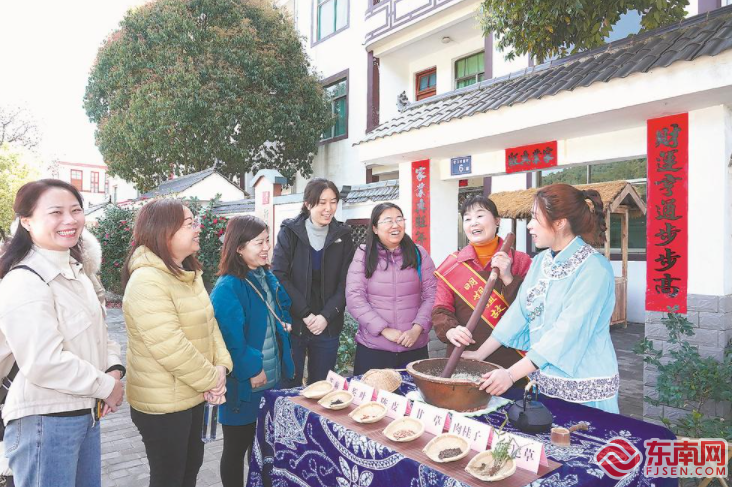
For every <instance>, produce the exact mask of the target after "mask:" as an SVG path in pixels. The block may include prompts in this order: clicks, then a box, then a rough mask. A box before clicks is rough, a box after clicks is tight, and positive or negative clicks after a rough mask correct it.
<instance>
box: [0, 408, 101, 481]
mask: <svg viewBox="0 0 732 487" xmlns="http://www.w3.org/2000/svg"><path fill="white" fill-rule="evenodd" d="M100 429H101V427H100V425H99V422H98V421H96V422H95V421H94V419H93V418H92V415H91V411H90V412H89V414H86V415H84V416H72V417H56V416H40V415H33V416H26V417H24V418H20V419H14V420H13V421H11V422H10V423H8V426H7V428H6V430H5V455H6V456H7V457H8V460H9V461H10V468H11V469H12V470H13V477H14V479H13V480H14V481H15V485H16V486H17V487H39V486H42V487H45V486H53V487H100V486H101V485H102V447H101V436H100Z"/></svg>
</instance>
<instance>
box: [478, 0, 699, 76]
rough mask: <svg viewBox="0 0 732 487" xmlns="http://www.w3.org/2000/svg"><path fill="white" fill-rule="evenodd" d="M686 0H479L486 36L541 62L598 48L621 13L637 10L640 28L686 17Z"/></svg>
mask: <svg viewBox="0 0 732 487" xmlns="http://www.w3.org/2000/svg"><path fill="white" fill-rule="evenodd" d="M688 4H689V1H688V0H612V1H608V0H515V1H510V2H507V1H505V0H483V3H482V4H481V9H480V13H479V17H480V20H481V25H482V27H483V31H484V33H485V35H489V34H490V33H491V32H493V33H494V34H496V36H497V37H498V38H499V41H498V47H499V48H500V49H501V50H502V51H506V50H507V53H506V59H509V60H510V59H514V57H515V56H517V55H518V56H521V55H524V54H527V53H528V54H531V55H532V56H534V57H535V58H536V59H537V60H538V61H539V62H542V61H543V60H544V59H549V58H552V57H555V56H559V57H562V56H565V55H567V54H574V53H576V52H581V51H585V50H588V49H592V48H595V47H599V46H601V45H602V44H603V43H604V42H605V38H607V36H608V34H610V31H611V30H612V28H613V26H614V25H615V24H616V23H617V22H618V20H619V19H620V16H621V15H623V14H625V13H627V12H629V11H631V10H637V11H638V12H641V16H642V17H641V28H642V30H641V31H646V30H650V29H655V28H656V27H660V26H662V25H666V24H669V23H672V22H675V21H679V20H681V19H683V18H684V16H685V15H686V12H685V10H684V8H685V7H686V6H687V5H688Z"/></svg>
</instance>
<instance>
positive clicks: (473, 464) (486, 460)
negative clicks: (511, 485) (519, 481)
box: [465, 450, 516, 482]
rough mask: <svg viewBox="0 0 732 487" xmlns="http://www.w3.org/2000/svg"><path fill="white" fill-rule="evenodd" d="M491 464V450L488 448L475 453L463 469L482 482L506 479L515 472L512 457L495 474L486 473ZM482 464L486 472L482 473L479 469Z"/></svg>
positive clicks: (514, 463)
mask: <svg viewBox="0 0 732 487" xmlns="http://www.w3.org/2000/svg"><path fill="white" fill-rule="evenodd" d="M492 465H493V452H492V451H490V450H488V451H484V452H480V453H478V454H477V455H475V456H474V457H473V458H472V460H470V462H469V463H468V465H467V466H466V467H465V471H466V472H468V473H469V474H470V475H472V476H473V477H475V478H476V479H479V480H482V481H484V482H497V481H499V480H503V479H507V478H508V477H510V476H511V475H513V474H514V473H516V462H515V461H514V460H513V459H509V460H508V461H507V462H506V463H505V464H504V465H503V467H501V469H500V470H499V471H498V472H496V474H495V475H488V474H487V470H488V469H489V468H490V467H491V466H492ZM482 466H486V467H484V469H485V472H486V473H483V469H481V467H482Z"/></svg>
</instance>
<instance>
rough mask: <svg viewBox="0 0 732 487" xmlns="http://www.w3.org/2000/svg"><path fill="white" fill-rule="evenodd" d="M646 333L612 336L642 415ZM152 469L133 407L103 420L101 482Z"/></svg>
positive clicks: (110, 320)
mask: <svg viewBox="0 0 732 487" xmlns="http://www.w3.org/2000/svg"><path fill="white" fill-rule="evenodd" d="M107 324H108V326H109V332H110V335H111V336H112V338H113V339H114V340H116V341H117V342H118V343H120V344H121V345H122V350H123V352H124V351H125V349H126V343H127V336H126V333H125V328H124V320H123V318H122V313H121V311H120V310H118V309H110V310H109V314H108V317H107ZM642 336H643V325H639V324H630V325H628V327H627V328H624V329H623V328H614V329H613V331H612V339H613V343H614V344H615V349H616V352H617V356H618V362H619V365H620V411H621V413H622V414H625V415H627V416H632V417H636V418H641V416H642V414H643V402H642V401H643V362H642V360H641V359H640V358H639V357H638V356H637V355H635V354H634V353H633V352H632V348H633V346H634V345H635V343H636V342H638V340H640V339H641V337H642ZM220 438H221V430H220V429H219V439H218V440H216V441H215V442H212V443H210V444H208V445H206V453H205V457H204V461H203V467H202V468H201V472H200V473H199V475H198V485H199V486H201V487H209V486H221V479H220V478H219V460H220V458H221V450H222V448H223V442H222V441H221V439H220ZM149 472H150V469H149V467H148V464H147V458H146V457H145V447H144V446H143V444H142V439H141V438H140V435H139V433H138V432H137V428H135V425H133V424H132V421H131V420H130V408H129V406H128V405H127V403H125V405H124V406H123V407H122V408H121V409H120V411H118V412H117V413H115V414H112V415H110V416H108V417H106V418H104V419H103V420H102V486H103V487H122V486H125V487H128V486H129V487H132V486H134V487H138V486H139V487H142V486H145V485H147V484H148V478H149Z"/></svg>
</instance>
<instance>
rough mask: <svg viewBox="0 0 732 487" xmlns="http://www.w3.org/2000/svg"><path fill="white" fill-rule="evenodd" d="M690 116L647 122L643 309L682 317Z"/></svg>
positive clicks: (685, 281)
mask: <svg viewBox="0 0 732 487" xmlns="http://www.w3.org/2000/svg"><path fill="white" fill-rule="evenodd" d="M688 163H689V114H688V113H682V114H680V115H673V116H670V117H663V118H656V119H652V120H648V216H647V218H648V224H647V233H646V239H647V245H646V248H647V254H646V255H647V260H646V266H647V279H646V282H647V286H646V309H647V310H648V311H664V312H665V311H667V308H668V307H669V306H678V312H679V313H686V285H687V279H688V262H689V260H688V256H687V252H688V222H687V216H688V209H689V191H688V189H689V169H688Z"/></svg>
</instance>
